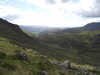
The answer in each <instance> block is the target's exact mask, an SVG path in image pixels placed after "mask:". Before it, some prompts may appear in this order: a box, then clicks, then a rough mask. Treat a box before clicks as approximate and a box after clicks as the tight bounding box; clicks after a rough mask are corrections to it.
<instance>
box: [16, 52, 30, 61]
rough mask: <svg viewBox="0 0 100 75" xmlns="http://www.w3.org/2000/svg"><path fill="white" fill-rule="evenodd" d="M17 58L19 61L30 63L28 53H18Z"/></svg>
mask: <svg viewBox="0 0 100 75" xmlns="http://www.w3.org/2000/svg"><path fill="white" fill-rule="evenodd" d="M16 57H17V58H18V59H20V60H24V61H26V62H29V61H30V60H29V57H28V55H27V54H26V53H24V52H23V53H21V52H19V53H16Z"/></svg>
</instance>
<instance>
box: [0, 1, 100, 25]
mask: <svg viewBox="0 0 100 75" xmlns="http://www.w3.org/2000/svg"><path fill="white" fill-rule="evenodd" d="M0 18H4V19H6V20H8V21H10V22H11V23H14V24H18V25H24V26H33V25H37V26H49V27H80V26H84V25H86V24H87V23H90V22H100V0H0Z"/></svg>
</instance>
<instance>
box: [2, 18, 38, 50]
mask: <svg viewBox="0 0 100 75" xmlns="http://www.w3.org/2000/svg"><path fill="white" fill-rule="evenodd" d="M0 36H2V37H5V38H7V39H9V40H11V42H12V43H16V44H18V45H21V46H23V47H29V48H30V47H31V48H32V47H33V46H34V45H35V44H34V42H35V43H36V42H37V39H36V38H35V37H34V38H32V37H29V36H28V35H26V34H25V33H24V32H23V31H22V30H21V29H20V27H19V26H18V25H15V24H11V23H9V22H8V21H6V20H3V19H0Z"/></svg>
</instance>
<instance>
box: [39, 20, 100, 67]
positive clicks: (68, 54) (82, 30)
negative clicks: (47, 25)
mask: <svg viewBox="0 0 100 75" xmlns="http://www.w3.org/2000/svg"><path fill="white" fill-rule="evenodd" d="M44 33H45V32H44ZM44 33H41V34H40V37H39V39H40V41H42V43H44V44H45V46H42V48H41V49H42V50H43V52H41V51H42V50H40V52H41V53H44V54H46V55H48V56H49V55H52V57H55V58H57V59H58V60H65V59H69V60H71V61H72V62H76V63H79V64H90V65H94V66H100V64H99V60H98V59H100V23H99V22H97V23H89V24H87V25H85V26H84V27H78V28H69V29H63V30H61V31H58V32H54V33H53V32H52V33H53V34H50V33H45V34H44ZM62 58H63V59H62Z"/></svg>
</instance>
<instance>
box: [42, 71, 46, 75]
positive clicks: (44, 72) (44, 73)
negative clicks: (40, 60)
mask: <svg viewBox="0 0 100 75" xmlns="http://www.w3.org/2000/svg"><path fill="white" fill-rule="evenodd" d="M40 75H48V74H47V72H46V71H41V72H40Z"/></svg>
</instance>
